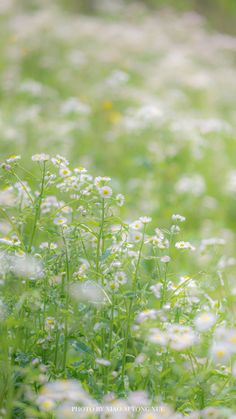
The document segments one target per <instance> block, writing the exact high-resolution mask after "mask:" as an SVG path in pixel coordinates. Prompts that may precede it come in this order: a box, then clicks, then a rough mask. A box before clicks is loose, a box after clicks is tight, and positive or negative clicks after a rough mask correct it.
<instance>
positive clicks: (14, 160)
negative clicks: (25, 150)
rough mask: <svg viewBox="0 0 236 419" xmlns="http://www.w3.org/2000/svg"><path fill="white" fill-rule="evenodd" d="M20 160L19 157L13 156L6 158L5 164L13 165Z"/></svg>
mask: <svg viewBox="0 0 236 419" xmlns="http://www.w3.org/2000/svg"><path fill="white" fill-rule="evenodd" d="M20 159H21V156H16V155H13V156H10V157H8V159H7V160H6V162H7V163H15V162H17V161H19V160H20Z"/></svg>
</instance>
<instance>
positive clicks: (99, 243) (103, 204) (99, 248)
mask: <svg viewBox="0 0 236 419" xmlns="http://www.w3.org/2000/svg"><path fill="white" fill-rule="evenodd" d="M104 220H105V200H104V199H103V200H102V219H101V225H100V230H99V234H98V240H97V256H96V272H97V279H98V276H99V259H100V253H101V247H102V250H103V249H104V240H103V227H104Z"/></svg>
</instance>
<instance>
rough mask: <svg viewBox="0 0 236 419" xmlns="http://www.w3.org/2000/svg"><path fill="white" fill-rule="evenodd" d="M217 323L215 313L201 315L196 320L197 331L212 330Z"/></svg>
mask: <svg viewBox="0 0 236 419" xmlns="http://www.w3.org/2000/svg"><path fill="white" fill-rule="evenodd" d="M215 322H216V316H215V314H214V313H210V312H205V313H200V314H198V315H197V317H196V318H195V320H194V323H195V326H196V329H197V330H199V331H200V332H203V331H205V330H208V329H210V328H211V327H212V326H214V324H215Z"/></svg>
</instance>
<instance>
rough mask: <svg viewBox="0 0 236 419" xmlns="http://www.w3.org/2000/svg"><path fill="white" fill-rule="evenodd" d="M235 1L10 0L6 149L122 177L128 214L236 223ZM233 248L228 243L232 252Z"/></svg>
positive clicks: (201, 231) (0, 58)
mask: <svg viewBox="0 0 236 419" xmlns="http://www.w3.org/2000/svg"><path fill="white" fill-rule="evenodd" d="M235 19H236V2H235V1H234V0H215V1H211V0H178V1H175V0H158V1H157V0H139V1H138V0H137V1H132V0H130V1H128V0H127V1H120V0H115V1H114V0H113V1H112V0H106V1H105V0H103V1H102V0H101V1H98V0H67V1H63V0H58V1H51V0H50V1H45V0H44V1H41V2H38V1H34V0H24V1H23V0H21V1H20V2H19V1H14V0H12V1H11V0H2V1H1V4H0V69H1V73H0V100H1V102H0V149H1V156H2V160H3V159H4V158H6V157H7V156H9V155H11V154H21V156H22V158H23V163H24V164H25V165H26V166H27V168H28V170H32V171H33V170H35V169H34V166H33V164H32V162H31V160H30V156H31V155H32V154H35V153H37V152H48V153H50V154H51V155H53V154H57V153H59V154H62V155H64V156H65V157H67V158H68V159H69V160H70V161H71V164H72V165H82V166H86V167H87V168H88V170H89V171H91V173H92V174H93V175H95V176H96V175H108V176H111V177H112V178H113V188H114V189H115V191H116V192H122V193H124V194H125V196H126V206H125V209H123V211H124V215H125V217H127V218H131V217H132V218H134V217H136V216H139V215H141V214H146V215H151V216H152V217H153V224H154V226H160V225H162V226H168V223H169V218H170V216H171V214H172V213H180V214H183V215H185V216H186V217H187V219H188V221H187V224H186V229H187V231H188V238H189V239H192V240H193V241H194V240H197V239H198V238H199V237H211V236H215V235H217V236H220V237H225V238H226V239H227V243H229V252H230V248H232V247H234V242H235V227H236V218H235V214H236V167H235V155H236V142H235V116H236V108H235V97H236V82H235V80H236V77H235V52H236V38H235V37H234V34H235V31H236V29H235V28H236V25H235ZM226 253H227V252H226Z"/></svg>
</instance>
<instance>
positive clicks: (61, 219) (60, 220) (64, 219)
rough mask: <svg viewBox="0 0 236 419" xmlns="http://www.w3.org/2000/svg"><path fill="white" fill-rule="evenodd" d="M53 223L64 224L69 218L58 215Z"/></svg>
mask: <svg viewBox="0 0 236 419" xmlns="http://www.w3.org/2000/svg"><path fill="white" fill-rule="evenodd" d="M53 223H54V224H55V225H57V226H62V225H65V224H66V223H67V219H66V218H65V217H56V218H54V220H53Z"/></svg>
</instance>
